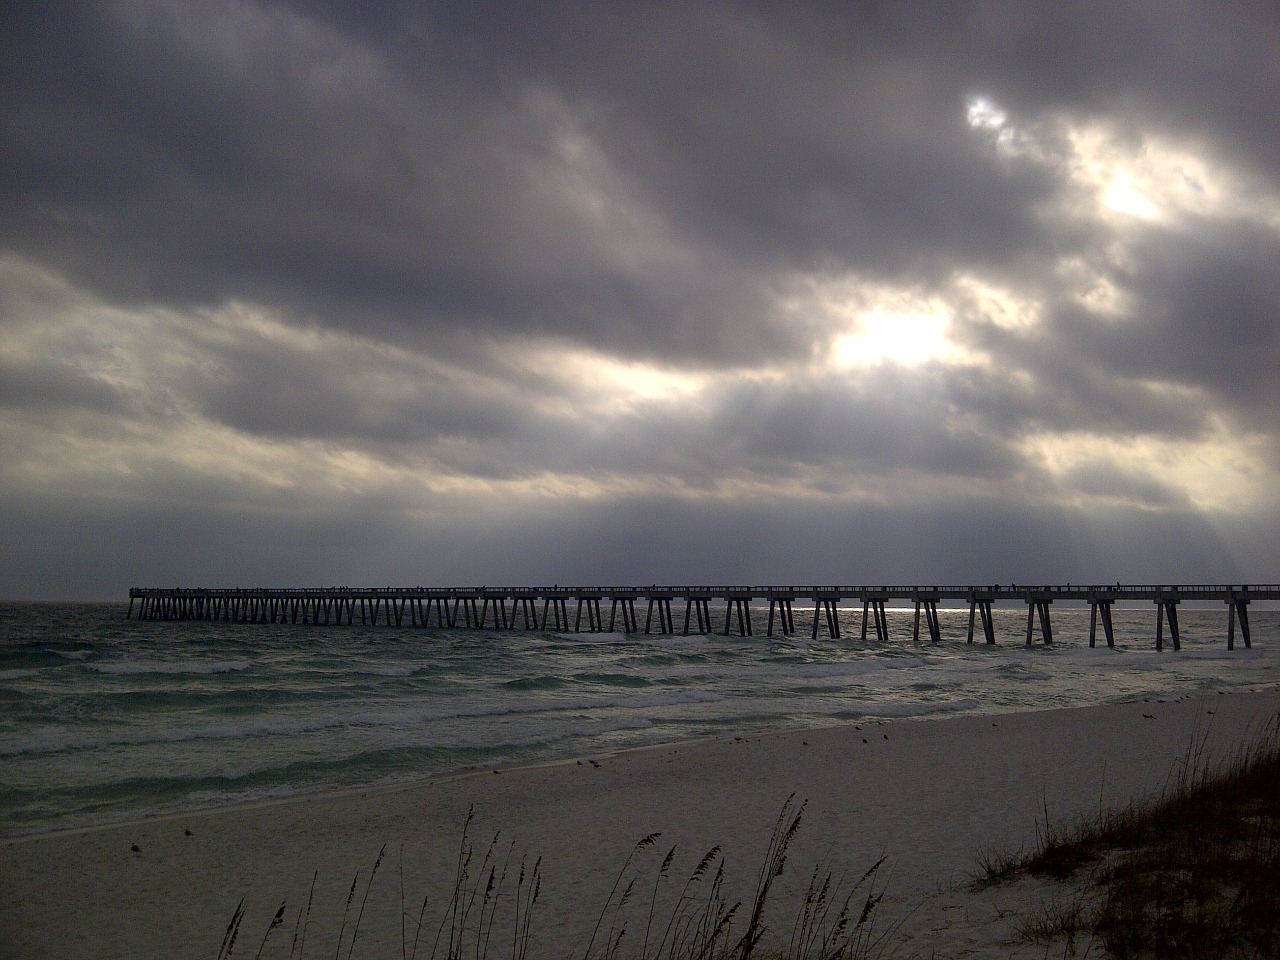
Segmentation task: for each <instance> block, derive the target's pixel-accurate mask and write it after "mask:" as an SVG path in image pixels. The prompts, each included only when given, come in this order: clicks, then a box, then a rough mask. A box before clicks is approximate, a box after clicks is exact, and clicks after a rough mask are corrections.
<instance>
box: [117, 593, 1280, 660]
mask: <svg viewBox="0 0 1280 960" xmlns="http://www.w3.org/2000/svg"><path fill="white" fill-rule="evenodd" d="M902 600H906V601H910V602H911V603H913V604H914V605H915V621H914V629H913V635H912V637H913V639H914V640H916V641H919V640H920V637H921V615H922V614H923V617H924V626H925V629H926V630H927V632H928V634H929V639H931V640H932V641H933V642H935V643H936V642H938V641H939V640H940V639H941V630H940V627H939V621H938V605H939V604H940V603H944V602H948V601H951V602H955V601H963V602H964V603H966V604H968V607H969V630H968V642H969V643H973V642H974V637H975V632H976V629H977V626H978V624H979V623H980V624H981V630H982V637H983V639H984V640H985V642H986V643H988V644H994V643H995V628H994V618H993V615H992V605H993V604H995V603H998V602H1011V601H1012V602H1022V603H1025V604H1026V605H1027V629H1026V643H1027V645H1030V644H1031V643H1032V642H1033V640H1034V639H1035V637H1036V634H1037V629H1036V628H1037V625H1038V627H1039V630H1038V633H1039V637H1040V639H1041V640H1042V641H1043V642H1044V643H1046V644H1050V643H1052V642H1053V628H1052V622H1051V619H1050V615H1049V610H1050V605H1051V604H1052V603H1054V601H1075V602H1083V603H1087V604H1088V605H1089V607H1090V618H1089V620H1090V625H1089V646H1094V645H1095V643H1096V641H1097V637H1098V624H1099V623H1101V624H1102V632H1103V636H1104V638H1105V639H1106V642H1107V645H1108V646H1115V633H1114V630H1113V628H1112V619H1111V613H1112V607H1113V606H1114V605H1115V604H1116V603H1125V602H1130V603H1132V602H1144V603H1153V604H1154V605H1155V607H1156V625H1155V642H1156V649H1157V650H1163V649H1164V643H1165V630H1166V625H1167V629H1168V636H1169V640H1170V642H1171V643H1172V645H1173V648H1174V649H1175V650H1177V649H1179V648H1180V646H1181V639H1180V635H1179V630H1178V605H1179V604H1180V603H1182V602H1183V601H1199V602H1209V603H1223V604H1225V605H1226V607H1227V614H1228V616H1227V648H1228V649H1234V647H1235V638H1236V633H1237V630H1238V631H1239V633H1240V637H1241V639H1242V640H1243V642H1244V645H1245V646H1246V647H1249V646H1251V645H1252V637H1251V633H1250V630H1249V615H1248V614H1249V604H1250V602H1251V601H1254V600H1280V584H1240V585H1204V584H1196V585H1176V586H1175V585H1134V584H1119V583H1117V584H1106V585H1098V584H1092V585H1090V584H1066V585H1056V586H1031V585H1021V584H1007V585H1006V584H990V585H980V586H975V585H967V586H918V585H909V586H907V585H897V586H840V585H830V586H824V585H807V586H786V585H784V586H733V585H727V586H724V585H722V586H659V585H656V584H654V585H650V586H613V587H608V586H606V587H582V586H578V587H561V586H559V585H555V586H551V587H489V586H482V587H317V588H230V589H223V588H205V587H194V588H192V587H133V588H131V589H130V590H129V613H128V616H129V617H130V618H132V617H134V605H135V603H137V604H138V609H137V619H139V620H220V621H229V622H236V623H313V624H331V623H332V624H341V623H345V624H354V623H356V622H357V621H358V622H360V623H362V624H374V625H376V624H379V623H383V624H386V625H389V626H413V627H428V626H431V625H432V624H433V622H434V625H435V626H437V627H445V628H454V629H458V628H464V629H465V628H469V629H484V628H486V627H488V626H489V625H490V623H491V624H492V627H490V629H498V630H515V629H524V630H556V631H569V630H572V631H575V632H580V631H582V630H583V628H584V626H585V628H586V630H588V631H591V632H599V631H606V630H607V631H610V632H612V631H614V630H617V629H621V630H622V631H623V632H624V633H637V632H640V626H639V620H638V618H637V611H636V604H637V602H642V601H643V602H645V603H646V604H647V609H646V615H645V619H644V632H645V633H650V632H651V631H652V630H653V628H654V627H655V626H656V628H657V632H658V633H660V634H674V633H676V632H677V631H676V626H675V618H674V611H673V610H672V604H674V603H677V602H681V601H683V603H684V617H683V632H684V633H685V634H688V633H689V632H690V631H691V630H696V632H698V633H707V632H709V631H710V630H711V629H712V626H711V604H712V602H713V601H721V602H723V603H724V604H725V613H724V632H725V634H726V635H728V634H730V633H731V632H735V628H736V632H737V634H738V635H739V636H751V635H752V633H753V624H752V618H751V604H752V603H753V602H756V601H760V602H763V601H768V604H769V616H768V627H767V633H768V635H770V636H772V635H773V632H774V627H775V625H776V626H777V627H778V629H779V630H780V631H781V632H782V633H783V634H784V635H790V634H792V633H794V632H795V619H794V614H793V609H792V605H793V603H794V602H796V601H812V603H813V613H814V616H813V624H812V630H811V631H810V633H811V636H813V637H814V638H816V637H817V636H818V633H819V630H820V628H825V631H826V633H827V635H828V636H829V637H831V638H833V639H835V638H839V637H840V621H839V616H838V613H839V609H840V604H841V602H843V601H856V602H860V603H861V604H862V639H863V640H865V639H866V638H867V634H868V623H869V622H872V623H873V629H874V631H875V635H876V638H877V639H878V640H880V641H887V640H888V639H889V624H888V617H887V614H886V610H887V605H888V604H889V603H890V602H892V601H902ZM606 601H607V602H608V604H609V613H608V618H607V625H606V617H605V612H604V606H603V604H604V603H605V602H606ZM571 604H572V606H573V612H572V614H571V613H570V605H571ZM584 613H585V615H586V616H585V619H584V616H583V615H584ZM655 614H656V617H655Z"/></svg>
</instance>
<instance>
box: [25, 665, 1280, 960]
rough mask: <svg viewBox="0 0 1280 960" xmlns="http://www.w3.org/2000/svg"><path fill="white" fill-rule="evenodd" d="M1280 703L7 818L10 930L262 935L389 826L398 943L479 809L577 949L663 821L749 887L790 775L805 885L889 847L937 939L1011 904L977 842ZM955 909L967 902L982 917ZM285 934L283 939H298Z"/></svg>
mask: <svg viewBox="0 0 1280 960" xmlns="http://www.w3.org/2000/svg"><path fill="white" fill-rule="evenodd" d="M1277 712H1280V690H1277V689H1276V688H1275V687H1274V686H1272V687H1270V688H1269V689H1267V690H1264V691H1257V692H1252V693H1235V692H1233V693H1226V692H1223V693H1216V694H1207V695H1204V696H1198V697H1187V698H1182V699H1172V698H1170V699H1166V700H1165V701H1164V702H1159V701H1157V700H1153V699H1148V700H1135V701H1130V702H1127V703H1119V704H1107V705H1100V706H1089V707H1073V708H1053V709H1046V710H1036V711H1024V712H1019V713H1002V714H969V715H964V716H958V717H957V716H942V717H939V716H929V717H923V718H912V719H895V720H884V721H867V722H863V723H860V724H859V723H850V724H846V725H841V726H833V727H819V728H814V729H809V730H782V731H773V732H767V733H760V734H751V735H746V736H740V737H733V738H708V739H703V740H699V741H686V742H681V743H675V744H663V745H648V746H641V747H632V748H625V749H623V750H619V751H616V752H611V753H600V752H597V753H592V754H590V755H588V756H583V757H580V758H567V759H555V760H547V761H534V762H532V763H529V764H519V765H513V766H511V767H498V768H496V769H495V768H489V767H483V768H472V769H466V770H459V771H454V772H452V773H449V774H442V775H438V776H433V777H428V778H422V779H417V780H414V781H412V782H409V783H396V784H382V785H377V786H372V787H350V788H338V789H335V790H326V791H317V792H315V793H309V794H305V795H293V796H290V797H280V798H266V799H261V800H249V801H245V802H243V803H239V804H232V805H223V806H218V807H212V808H206V809H202V810H199V811H183V812H178V813H172V814H161V815H158V816H154V817H149V818H143V819H136V820H130V821H128V822H124V823H113V824H104V825H97V826H90V827H83V828H71V829H68V830H63V831H55V832H49V833H42V834H36V835H30V836H22V837H11V838H6V839H5V840H3V841H0V846H3V849H4V853H5V857H4V860H5V866H4V869H3V871H2V873H0V945H2V946H4V947H5V948H6V949H7V952H5V955H6V956H11V957H13V958H14V960H27V958H32V960H37V958H42V957H55V956H57V957H65V958H68V960H72V958H76V957H122V958H123V957H138V958H147V957H156V958H160V957H186V956H190V957H193V958H194V957H209V956H214V955H216V952H217V944H218V943H219V942H220V940H221V937H222V933H223V931H224V930H225V928H226V924H227V922H228V920H229V919H230V917H231V914H232V912H233V910H234V908H235V905H236V903H237V901H239V899H240V898H241V897H242V896H243V897H245V904H246V911H247V919H246V924H247V926H246V936H250V937H251V938H255V939H258V938H260V937H261V936H262V931H263V930H265V928H266V921H267V920H268V919H269V917H270V914H271V913H272V912H274V910H275V908H276V907H277V906H278V905H279V903H280V901H281V900H282V899H284V900H287V901H288V902H289V903H290V904H292V905H297V904H298V903H301V902H305V901H306V898H307V889H306V888H307V884H308V883H310V881H311V878H312V876H313V874H315V873H316V872H318V873H319V880H318V881H317V882H318V886H317V887H316V903H317V905H318V910H320V911H321V912H323V914H324V915H325V920H324V921H323V922H328V921H329V920H333V921H334V922H336V920H337V919H338V916H340V914H341V903H342V900H343V898H344V897H345V895H346V891H347V889H348V887H349V886H350V884H351V882H352V877H353V876H355V875H356V874H357V873H359V874H361V875H362V876H367V873H368V871H369V869H370V867H371V865H372V863H373V861H374V859H375V857H376V856H377V855H378V850H379V849H380V847H382V845H384V844H385V845H386V847H387V849H388V850H389V851H390V853H389V859H390V860H391V861H396V860H398V858H399V857H400V856H403V858H404V859H403V864H399V863H396V862H391V863H389V864H388V866H387V867H386V868H384V870H385V873H384V874H383V876H382V877H381V878H380V880H381V881H383V882H385V883H386V887H385V889H375V895H374V897H372V898H371V906H370V915H369V919H368V921H367V922H368V923H369V928H368V929H369V933H368V934H367V937H366V934H365V933H363V932H362V944H364V947H363V949H366V951H367V950H368V949H371V948H375V947H379V946H382V947H385V949H381V952H380V954H378V955H385V956H399V954H400V945H399V939H398V937H399V929H400V928H399V923H398V917H399V913H400V910H399V908H398V906H397V905H396V904H398V899H397V896H398V895H397V894H396V893H395V890H394V889H393V888H394V886H395V883H394V882H393V879H392V878H393V875H395V874H398V873H399V872H400V871H401V870H403V872H404V876H405V884H406V887H407V888H408V889H409V890H410V891H411V895H410V899H411V900H412V899H414V897H415V896H421V892H422V891H425V892H426V893H427V895H428V896H430V897H432V899H433V901H435V902H439V900H440V897H441V896H443V895H445V894H447V888H448V886H449V883H450V882H451V881H452V879H453V876H454V869H455V862H456V855H457V850H458V844H459V839H460V834H461V831H462V828H463V824H464V823H465V822H466V820H467V817H468V811H470V810H473V811H474V817H475V819H474V821H473V824H472V828H471V837H472V839H473V840H475V841H476V842H477V844H478V845H479V846H481V847H483V846H484V845H485V844H486V843H487V842H488V841H489V839H490V838H491V837H492V835H493V834H495V833H501V836H502V837H503V840H502V842H503V843H504V844H506V843H508V842H511V843H514V844H515V847H514V849H515V850H516V851H517V854H516V855H517V856H518V855H521V854H527V855H529V856H542V857H544V858H545V863H544V867H543V870H544V876H545V877H546V885H545V890H544V895H543V900H542V902H541V904H540V906H539V912H538V920H539V926H541V927H542V928H543V929H542V931H541V933H540V934H539V936H540V937H541V938H542V939H540V940H537V939H536V940H535V948H536V952H535V953H534V957H535V958H545V960H552V958H556V957H558V956H560V955H561V954H563V953H564V952H566V950H567V951H568V952H572V950H571V949H570V948H571V947H572V945H575V944H576V945H577V946H578V950H579V953H580V950H581V946H582V944H583V943H585V940H584V939H581V928H582V927H583V926H584V923H585V922H586V920H587V919H594V918H595V917H596V915H597V914H598V911H599V908H600V905H601V904H602V901H603V900H604V895H605V893H607V891H608V889H609V887H610V884H612V882H613V880H614V878H615V876H616V872H617V870H618V869H619V868H620V867H621V865H622V863H623V861H624V859H625V858H626V856H627V854H628V852H629V851H630V850H631V848H632V847H633V845H634V844H635V843H636V841H637V840H639V839H640V838H641V837H643V836H646V835H647V834H649V833H651V832H654V831H662V832H663V834H664V838H663V840H662V842H661V844H660V845H662V846H665V845H667V844H669V843H673V844H676V845H678V848H679V850H680V851H681V854H682V857H692V858H693V859H695V860H696V858H697V857H698V856H699V855H700V854H701V853H702V852H705V850H706V849H708V848H710V847H711V846H712V845H713V844H720V845H723V848H724V853H725V856H726V859H727V868H728V870H729V871H730V874H731V875H732V876H733V877H734V878H735V882H739V883H740V884H741V883H746V882H747V881H748V880H749V879H750V878H753V877H754V874H755V871H756V869H757V868H758V864H759V858H760V856H761V855H762V854H763V851H764V849H765V847H766V845H767V841H768V835H769V832H770V830H771V828H772V826H773V823H774V821H775V820H776V818H777V816H778V813H779V810H780V809H781V808H782V805H783V803H784V802H785V801H786V798H787V797H788V796H789V795H791V794H793V793H794V794H795V795H796V797H797V800H798V801H806V800H807V801H808V804H809V806H808V808H807V809H806V811H805V823H804V825H803V827H802V829H801V831H800V833H799V835H798V836H797V840H796V845H795V847H794V848H793V862H794V863H795V864H797V867H796V868H795V869H794V870H792V869H789V870H788V882H791V883H803V882H804V881H807V879H808V871H809V869H810V868H811V867H812V865H813V864H814V863H817V862H819V861H821V860H824V859H826V860H828V861H830V862H832V863H833V864H835V865H837V866H838V867H839V868H840V870H841V871H843V872H846V873H851V874H860V873H861V872H862V870H864V869H865V868H867V867H869V866H870V865H871V864H872V863H874V862H875V861H876V860H878V859H879V858H880V857H881V856H887V857H888V861H887V863H886V873H885V877H884V880H885V883H886V886H887V897H886V901H885V907H886V909H889V908H892V909H893V910H898V911H901V912H902V914H903V915H904V916H908V917H909V922H904V925H903V929H902V930H901V931H900V932H899V936H901V937H905V938H906V940H907V942H910V943H916V944H921V943H926V942H936V937H937V936H941V934H938V933H937V932H936V930H934V929H933V928H935V927H937V926H938V924H939V923H940V922H941V921H940V920H939V918H938V916H936V911H937V909H943V907H939V903H941V902H943V901H946V906H945V911H946V916H948V917H949V918H950V919H948V920H947V922H946V923H945V924H944V926H946V927H947V928H948V929H949V930H968V931H969V932H968V933H966V934H965V936H977V935H978V933H980V932H981V931H984V930H987V928H988V927H990V920H991V916H985V917H984V916H981V915H976V914H973V913H972V911H973V910H974V909H976V908H975V906H974V905H975V904H976V903H978V902H980V901H981V900H982V899H983V898H981V897H976V895H972V894H970V893H966V892H964V891H962V890H961V886H962V885H963V881H964V879H965V875H966V872H972V870H973V868H974V866H975V863H976V857H977V855H978V854H979V853H981V852H982V851H984V850H991V849H999V850H1005V851H1009V852H1013V851H1016V850H1018V849H1022V848H1024V847H1026V846H1028V845H1029V844H1031V843H1032V842H1034V840H1035V837H1036V834H1037V830H1038V829H1039V827H1038V824H1040V823H1041V822H1042V820H1043V818H1044V816H1045V815H1046V813H1047V815H1048V816H1049V817H1050V819H1051V820H1052V821H1053V822H1054V823H1064V822H1070V821H1071V820H1072V819H1074V818H1079V817H1082V816H1089V815H1090V814H1094V813H1096V812H1097V811H1098V809H1099V808H1108V809H1112V808H1116V807H1119V806H1123V805H1124V804H1125V803H1128V802H1132V801H1133V800H1135V799H1139V798H1143V797H1150V796H1152V795H1153V794H1155V793H1158V792H1159V790H1160V789H1161V788H1162V787H1163V786H1164V785H1165V784H1167V783H1168V782H1169V778H1170V776H1171V775H1172V774H1173V772H1174V771H1175V770H1176V767H1177V765H1178V764H1179V763H1180V762H1183V761H1185V760H1186V759H1187V758H1188V757H1192V756H1194V755H1196V754H1198V753H1200V752H1201V751H1203V756H1204V757H1206V758H1210V759H1213V760H1215V761H1223V760H1228V759H1231V758H1233V757H1234V756H1235V755H1237V754H1238V753H1239V752H1240V751H1241V750H1243V749H1245V748H1246V747H1247V746H1248V745H1249V743H1250V742H1252V740H1253V739H1255V738H1256V736H1257V735H1258V734H1260V733H1261V729H1262V725H1263V724H1264V723H1265V722H1267V721H1268V720H1269V719H1270V718H1271V717H1273V716H1274V715H1276V713H1277ZM135 846H136V847H137V848H138V849H137V850H136V851H135V850H133V849H132V848H133V847H135ZM401 851H403V853H401ZM676 869H677V871H679V870H681V869H683V864H682V861H681V860H678V861H677V866H676ZM362 882H363V881H362ZM958 885H961V886H958ZM792 892H793V893H794V891H792ZM942 894H945V896H943V897H942V901H939V900H938V897H939V896H940V895H942ZM739 895H741V894H739ZM984 896H986V897H987V898H988V899H989V898H990V897H992V896H994V897H996V898H999V897H1001V896H1003V894H1001V893H999V892H996V893H993V894H989V895H984ZM948 897H950V898H951V900H947V898H948ZM931 898H932V899H931ZM926 902H930V903H933V907H931V908H929V909H925V907H924V906H922V905H923V904H925V903H926ZM320 905H322V906H320ZM931 910H932V911H933V913H931V912H930V911H931ZM956 911H960V912H961V913H963V914H965V915H966V916H967V917H969V920H968V921H967V926H966V924H963V923H958V922H957V919H956V916H955V914H956ZM980 913H981V911H980V910H979V914H980ZM330 915H332V916H330ZM588 930H589V926H588ZM332 933H333V932H332V931H329V934H328V935H329V937H330V939H328V940H327V941H325V940H324V938H325V936H326V934H325V932H324V927H323V923H319V922H318V926H317V936H318V937H319V938H320V941H323V942H327V943H328V944H329V948H330V949H332V946H333V943H334V940H333V939H332ZM393 934H394V935H393ZM955 935H956V934H948V936H955ZM379 936H384V937H385V938H386V942H385V943H382V942H381V941H379V940H378V939H377V937H379ZM931 936H932V937H934V941H930V940H929V939H928V938H929V937H931ZM282 940H283V941H285V942H284V949H286V950H287V946H288V944H287V940H288V937H283V938H282ZM320 941H318V942H320ZM1001 949H1002V950H1005V949H1007V948H1001ZM0 952H4V951H0ZM926 952H927V951H926ZM271 955H273V954H271V952H270V950H269V951H268V952H267V953H266V954H264V956H271ZM280 955H281V956H284V955H286V953H281V954H280ZM971 955H973V956H985V955H990V956H1006V955H1010V954H1008V953H1007V952H992V953H988V954H984V953H981V952H978V953H973V954H971Z"/></svg>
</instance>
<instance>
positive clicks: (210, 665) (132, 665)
mask: <svg viewBox="0 0 1280 960" xmlns="http://www.w3.org/2000/svg"><path fill="white" fill-rule="evenodd" d="M252 666H253V664H252V663H250V662H249V661H248V660H214V661H204V662H201V661H192V662H188V663H174V662H172V661H167V660H108V661H105V662H98V663H87V664H85V667H86V668H87V669H89V670H93V671H96V672H97V673H109V674H115V675H129V674H141V673H163V674H179V673H192V674H209V673H233V672H236V671H240V670H248V669H249V668H250V667H252Z"/></svg>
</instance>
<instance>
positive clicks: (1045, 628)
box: [1027, 595, 1053, 647]
mask: <svg viewBox="0 0 1280 960" xmlns="http://www.w3.org/2000/svg"><path fill="white" fill-rule="evenodd" d="M1051 603H1053V599H1052V598H1051V597H1046V596H1043V595H1028V596H1027V646H1028V647H1029V646H1031V637H1032V635H1033V634H1034V632H1035V621H1036V615H1037V614H1039V616H1040V637H1041V639H1043V640H1044V645H1045V646H1046V647H1047V646H1049V645H1050V644H1052V643H1053V626H1052V625H1051V624H1050V622H1049V604H1051Z"/></svg>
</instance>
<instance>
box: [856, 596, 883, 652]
mask: <svg viewBox="0 0 1280 960" xmlns="http://www.w3.org/2000/svg"><path fill="white" fill-rule="evenodd" d="M884 604H885V598H884V597H863V598H862V642H863V643H866V642H867V611H868V610H870V611H871V612H872V613H874V614H875V618H876V641H877V642H878V643H887V642H888V640H889V615H888V614H886V613H885V610H884Z"/></svg>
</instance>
